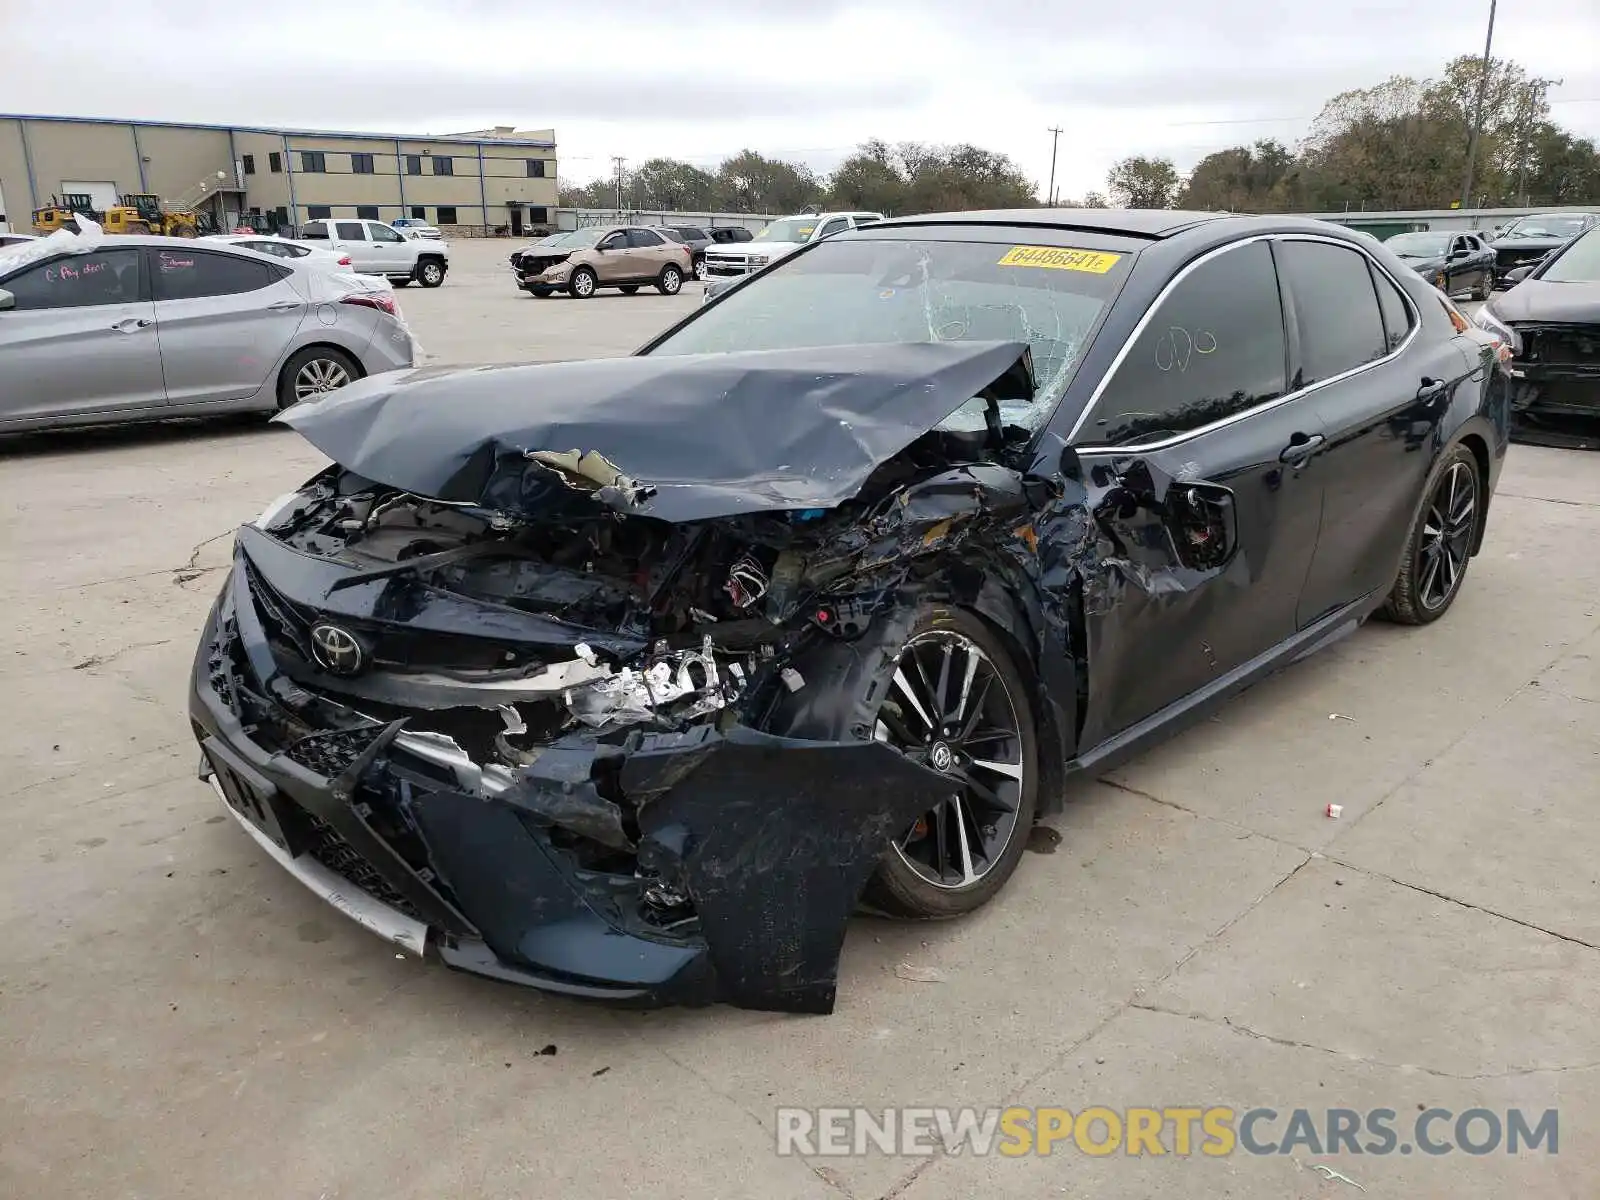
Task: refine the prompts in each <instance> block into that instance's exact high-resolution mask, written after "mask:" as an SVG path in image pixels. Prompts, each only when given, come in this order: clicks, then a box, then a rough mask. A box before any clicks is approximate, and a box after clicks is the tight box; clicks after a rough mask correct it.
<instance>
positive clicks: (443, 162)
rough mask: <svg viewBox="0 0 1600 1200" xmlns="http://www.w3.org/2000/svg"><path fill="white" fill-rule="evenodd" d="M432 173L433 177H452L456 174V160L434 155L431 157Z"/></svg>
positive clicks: (444, 155)
mask: <svg viewBox="0 0 1600 1200" xmlns="http://www.w3.org/2000/svg"><path fill="white" fill-rule="evenodd" d="M433 173H434V174H435V175H454V174H455V173H456V160H455V159H453V158H451V157H450V156H449V155H448V154H435V155H434V156H433Z"/></svg>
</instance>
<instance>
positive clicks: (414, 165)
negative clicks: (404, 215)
mask: <svg viewBox="0 0 1600 1200" xmlns="http://www.w3.org/2000/svg"><path fill="white" fill-rule="evenodd" d="M406 174H407V175H421V174H422V155H420V154H408V155H406ZM413 211H414V210H413Z"/></svg>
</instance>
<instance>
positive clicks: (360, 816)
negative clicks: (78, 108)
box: [189, 549, 948, 1012]
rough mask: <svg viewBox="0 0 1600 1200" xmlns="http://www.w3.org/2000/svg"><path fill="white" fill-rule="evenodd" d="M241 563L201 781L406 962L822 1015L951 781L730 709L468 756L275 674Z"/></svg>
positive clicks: (201, 659)
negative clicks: (900, 849)
mask: <svg viewBox="0 0 1600 1200" xmlns="http://www.w3.org/2000/svg"><path fill="white" fill-rule="evenodd" d="M246 561H247V560H246V557H245V554H244V551H243V550H242V549H241V550H239V551H237V552H236V561H235V566H234V569H233V572H232V574H231V576H230V579H229V582H228V584H227V585H226V587H225V588H224V591H223V594H222V595H221V596H220V597H219V598H218V602H217V605H216V607H215V608H214V610H213V613H212V616H211V618H210V620H209V621H208V624H207V628H206V631H205V633H204V635H203V637H202V639H201V644H200V649H199V652H198V654H197V656H196V659H195V664H194V671H193V674H192V678H191V687H190V701H189V704H190V715H191V720H192V723H193V727H194V730H195V734H196V737H197V739H198V740H199V742H200V746H201V750H202V766H201V774H202V776H203V777H206V778H209V779H210V780H211V782H212V784H213V786H214V787H215V788H216V789H217V791H218V792H219V794H221V795H222V797H223V798H224V800H225V801H226V803H227V804H228V807H229V809H230V811H231V812H232V813H233V815H234V816H235V817H236V819H238V820H239V821H240V823H241V824H243V825H244V826H245V827H246V828H247V830H248V831H249V832H250V833H251V835H252V837H253V838H254V839H255V840H256V842H257V843H258V844H260V845H261V846H262V847H263V848H264V849H266V850H267V852H268V853H269V854H270V855H271V856H272V857H273V858H274V859H275V860H276V861H277V862H278V863H279V865H281V866H283V867H284V868H285V869H286V870H288V871H289V872H290V873H291V874H293V875H294V876H295V877H296V878H297V879H299V880H300V881H301V882H302V883H303V884H305V885H306V886H307V887H309V888H310V889H311V890H312V891H313V892H315V893H316V894H317V895H319V896H321V897H322V898H323V899H324V900H326V901H327V902H328V903H330V904H332V905H333V906H334V907H336V908H338V909H339V910H340V911H341V912H343V913H345V915H347V916H349V917H351V918H352V919H354V920H356V921H357V922H358V923H360V924H361V925H363V926H364V927H366V928H368V929H369V930H371V931H373V932H375V933H378V934H379V935H380V936H382V937H385V938H387V939H388V940H390V941H391V942H394V943H395V944H397V945H400V946H403V947H405V948H406V949H407V950H408V951H411V952H412V953H417V954H425V955H427V956H429V957H432V958H437V959H438V960H440V961H442V962H444V963H445V964H446V965H447V966H450V967H453V968H456V969H459V970H463V971H468V972H472V973H475V974H480V975H486V976H491V977H494V978H497V979H502V980H507V981H511V982H516V983H521V984H525V985H529V986H532V987H535V988H540V989H543V990H546V991H551V992H558V993H563V994H567V995H574V996H582V997H588V998H595V999H606V1000H612V1001H617V1002H625V1003H634V1004H664V1003H681V1004H704V1003H710V1002H714V1001H726V1002H730V1003H734V1004H738V1005H741V1006H744V1007H749V1008H758V1009H770V1010H780V1011H794V1012H828V1011H831V1009H832V1007H833V1003H834V996H835V987H836V975H837V969H838V959H839V952H840V949H841V946H842V944H843V938H844V933H845V926H846V924H847V921H848V919H849V916H850V914H851V913H852V911H853V910H854V908H855V905H856V903H857V900H858V897H859V895H860V892H861V890H862V888H863V887H864V885H865V883H866V881H867V879H868V877H869V876H870V875H871V873H872V871H873V869H874V868H875V866H876V864H877V861H878V858H879V857H880V855H881V854H882V851H883V849H884V847H885V846H886V845H887V844H888V843H889V840H890V839H891V837H892V836H893V835H894V834H895V833H896V832H897V831H898V830H900V829H903V828H905V827H906V826H907V825H908V824H909V823H910V822H911V821H912V820H914V819H915V817H916V816H917V815H918V814H919V813H921V812H925V811H927V810H928V809H929V808H931V807H933V806H934V805H935V804H936V803H937V802H938V801H939V799H940V798H941V797H942V796H943V794H944V791H945V790H946V788H947V786H948V785H947V784H946V782H945V781H944V778H943V777H942V776H940V775H938V774H937V773H936V772H933V771H932V770H930V769H928V768H925V767H921V766H918V765H916V764H915V763H912V762H911V761H910V760H908V759H906V758H905V757H904V756H902V755H900V754H899V753H897V752H896V751H894V750H892V749H890V748H889V747H887V746H884V745H882V744H880V743H877V742H873V741H850V742H821V741H803V740H795V739H788V738H782V737H776V736H773V735H770V734H766V733H762V732H760V731H758V730H755V729H751V728H748V727H745V726H743V725H740V724H738V723H736V722H734V721H732V720H731V718H730V717H729V716H728V714H720V725H716V726H714V725H713V724H711V723H709V722H710V721H712V720H714V719H716V717H717V716H718V715H719V714H710V715H708V716H707V718H706V720H707V722H708V723H705V724H700V725H692V726H689V727H687V728H685V729H684V730H683V731H681V732H641V731H638V730H634V731H631V732H627V733H620V732H618V733H614V734H612V735H611V736H610V740H607V739H606V737H605V736H604V735H603V734H602V732H601V731H596V730H589V729H585V730H583V731H581V732H578V733H570V734H568V735H566V736H565V737H562V738H560V739H558V740H557V741H555V742H553V743H551V744H550V745H549V746H547V747H545V748H544V749H543V750H542V751H541V752H540V754H539V755H538V756H537V758H536V759H535V760H534V761H533V762H532V763H531V765H528V766H525V767H522V768H518V769H517V770H515V771H508V770H507V769H506V768H500V767H496V768H479V767H478V766H477V765H476V764H474V763H472V762H471V760H470V759H468V758H467V756H466V755H465V754H464V753H462V752H461V751H460V750H459V748H458V747H454V746H452V745H451V744H450V739H449V738H447V737H442V736H441V735H438V734H436V733H432V732H417V731H411V730H408V728H407V724H408V722H407V720H406V719H405V718H400V719H389V720H385V719H371V718H368V717H366V716H365V715H363V714H362V713H360V712H359V711H357V710H356V709H354V708H349V709H345V708H342V701H330V700H328V699H327V698H326V697H322V696H319V695H316V694H314V693H311V692H309V691H308V690H307V689H306V688H304V687H302V686H301V685H300V684H297V683H295V682H294V681H293V680H291V679H289V678H288V677H286V676H285V675H283V674H281V673H279V672H278V671H277V669H276V667H275V666H274V664H273V658H272V650H271V648H270V646H269V645H268V641H267V637H266V633H265V630H264V629H263V626H262V623H261V620H260V616H259V613H258V611H257V609H256V606H255V600H254V599H253V597H252V591H251V588H250V586H249V582H248V570H247V568H246V566H245V563H246ZM357 703H359V701H358V702H357ZM297 706H298V713H297V712H296V707H297ZM313 714H314V715H316V716H317V717H318V718H319V719H320V720H321V723H320V724H316V725H315V727H314V728H311V729H310V731H309V732H307V731H306V728H305V724H306V720H305V718H306V717H307V716H309V715H313ZM335 718H336V719H335ZM314 724H315V723H314ZM491 769H492V770H493V771H494V772H496V774H495V775H494V776H493V777H490V775H489V772H490V770H491ZM625 814H626V816H625ZM583 847H589V849H590V850H591V851H592V850H594V849H595V848H596V847H600V848H603V849H602V850H601V852H600V857H599V858H596V857H595V855H594V854H593V853H587V852H585V851H584V850H583ZM608 852H609V853H610V857H606V855H607V853H608Z"/></svg>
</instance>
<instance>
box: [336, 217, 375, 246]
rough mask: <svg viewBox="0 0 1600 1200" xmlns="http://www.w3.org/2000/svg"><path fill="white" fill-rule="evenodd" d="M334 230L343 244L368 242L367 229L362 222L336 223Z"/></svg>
mask: <svg viewBox="0 0 1600 1200" xmlns="http://www.w3.org/2000/svg"><path fill="white" fill-rule="evenodd" d="M333 230H334V233H335V234H336V235H337V236H338V238H339V240H340V241H341V242H364V241H366V240H367V230H366V227H365V226H363V225H362V224H361V222H360V221H335V222H334V224H333Z"/></svg>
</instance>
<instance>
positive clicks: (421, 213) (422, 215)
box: [411, 204, 428, 221]
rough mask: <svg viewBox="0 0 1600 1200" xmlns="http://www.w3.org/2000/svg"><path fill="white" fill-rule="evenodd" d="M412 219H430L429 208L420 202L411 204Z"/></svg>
mask: <svg viewBox="0 0 1600 1200" xmlns="http://www.w3.org/2000/svg"><path fill="white" fill-rule="evenodd" d="M411 219H412V220H413V221H426V220H427V219H428V210H427V209H425V208H423V207H422V205H420V204H413V205H412V206H411Z"/></svg>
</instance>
